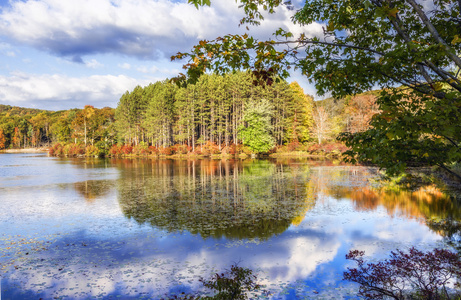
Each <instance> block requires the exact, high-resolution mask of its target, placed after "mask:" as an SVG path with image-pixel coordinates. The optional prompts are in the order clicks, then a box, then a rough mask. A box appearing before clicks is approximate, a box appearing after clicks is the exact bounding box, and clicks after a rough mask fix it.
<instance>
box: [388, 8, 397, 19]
mask: <svg viewBox="0 0 461 300" xmlns="http://www.w3.org/2000/svg"><path fill="white" fill-rule="evenodd" d="M398 12H399V10H398V9H397V7H394V8H392V9H390V10H389V12H388V13H387V14H388V15H389V17H393V18H395V17H396V16H397V13H398Z"/></svg>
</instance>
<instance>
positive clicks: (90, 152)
mask: <svg viewBox="0 0 461 300" xmlns="http://www.w3.org/2000/svg"><path fill="white" fill-rule="evenodd" d="M85 155H86V156H98V155H99V149H98V148H97V147H96V146H93V145H89V146H86V148H85Z"/></svg>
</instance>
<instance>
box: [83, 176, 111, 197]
mask: <svg viewBox="0 0 461 300" xmlns="http://www.w3.org/2000/svg"><path fill="white" fill-rule="evenodd" d="M74 189H75V190H76V191H77V192H78V193H79V194H80V195H81V196H83V198H85V200H86V201H88V202H93V201H94V200H95V199H97V198H101V197H103V196H106V195H107V194H108V193H109V192H110V190H111V189H112V185H111V184H110V181H108V180H85V181H80V182H75V183H74Z"/></svg>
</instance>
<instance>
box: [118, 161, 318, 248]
mask: <svg viewBox="0 0 461 300" xmlns="http://www.w3.org/2000/svg"><path fill="white" fill-rule="evenodd" d="M123 168H124V169H123V173H122V176H121V178H120V180H119V181H118V183H117V189H118V191H119V202H120V206H121V208H122V210H123V212H124V214H125V215H126V216H127V217H129V218H133V219H135V220H136V221H137V222H138V223H149V224H151V225H152V226H154V227H156V228H161V229H165V230H167V231H169V232H175V231H183V230H187V231H189V232H191V233H193V234H200V235H201V236H202V237H204V238H206V237H214V238H219V237H222V236H225V237H227V238H239V239H242V238H261V239H267V238H269V237H271V236H272V235H274V234H280V233H282V232H284V231H285V230H286V229H287V228H288V227H289V226H290V225H291V224H292V223H296V224H299V223H300V222H301V221H302V219H303V217H304V215H305V213H306V212H307V211H308V210H309V209H310V208H312V207H313V206H314V204H315V199H314V196H313V195H312V194H310V193H308V192H309V189H307V188H306V184H305V182H306V180H307V178H306V177H307V176H308V168H307V166H305V165H304V166H299V165H294V166H291V167H290V166H286V165H282V164H273V163H271V162H269V161H249V162H242V161H226V160H224V161H221V160H219V161H218V160H199V161H163V160H155V161H152V164H151V165H149V166H148V165H144V168H139V167H138V166H137V164H136V161H132V162H126V161H125V164H124V165H123Z"/></svg>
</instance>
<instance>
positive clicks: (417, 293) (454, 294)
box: [344, 248, 461, 299]
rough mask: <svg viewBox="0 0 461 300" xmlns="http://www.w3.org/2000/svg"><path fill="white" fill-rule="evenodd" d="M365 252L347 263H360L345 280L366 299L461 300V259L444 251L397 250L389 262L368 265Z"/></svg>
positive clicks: (355, 252)
mask: <svg viewBox="0 0 461 300" xmlns="http://www.w3.org/2000/svg"><path fill="white" fill-rule="evenodd" d="M364 254H365V253H364V252H363V251H358V250H353V251H350V252H349V254H347V255H346V258H347V259H350V260H353V261H355V262H356V263H357V268H348V270H347V271H346V272H344V279H345V280H348V281H352V282H356V283H358V284H360V290H359V296H361V297H364V298H365V299H386V298H392V299H413V298H414V297H416V299H459V297H461V293H460V290H459V288H460V287H461V286H460V282H459V280H460V279H461V259H460V257H459V255H458V254H456V253H453V252H451V251H448V250H444V249H434V250H433V251H429V252H426V253H424V252H422V251H419V250H417V249H415V248H410V249H409V251H408V253H406V252H404V251H401V250H396V251H395V252H391V256H390V259H386V260H384V261H380V262H378V263H365V261H364V259H363V256H364Z"/></svg>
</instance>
